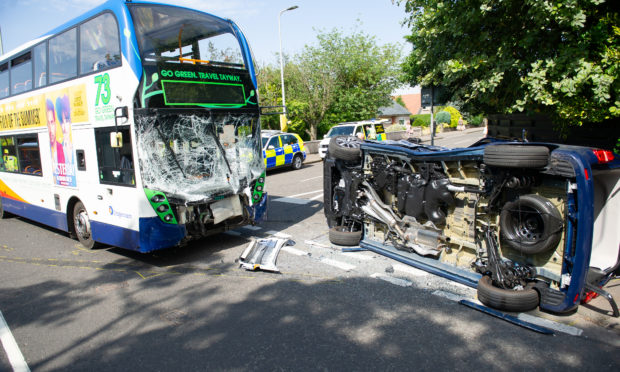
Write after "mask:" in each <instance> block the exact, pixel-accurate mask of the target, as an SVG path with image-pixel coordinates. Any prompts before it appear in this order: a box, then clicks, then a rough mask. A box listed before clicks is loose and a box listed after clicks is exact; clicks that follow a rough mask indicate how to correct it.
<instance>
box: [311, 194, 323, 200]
mask: <svg viewBox="0 0 620 372" xmlns="http://www.w3.org/2000/svg"><path fill="white" fill-rule="evenodd" d="M322 197H323V193H320V194H319V195H317V196H315V197H314V198H310V200H317V199H321V198H322Z"/></svg>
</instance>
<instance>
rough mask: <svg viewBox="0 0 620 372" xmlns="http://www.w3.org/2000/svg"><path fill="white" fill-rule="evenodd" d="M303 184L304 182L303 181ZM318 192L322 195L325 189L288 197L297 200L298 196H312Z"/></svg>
mask: <svg viewBox="0 0 620 372" xmlns="http://www.w3.org/2000/svg"><path fill="white" fill-rule="evenodd" d="M302 182H303V181H302ZM317 192H320V193H321V194H322V193H323V189H320V190H314V191H310V192H302V193H301V194H295V195H289V196H287V197H288V198H296V197H298V196H304V195H310V194H316V193H317Z"/></svg>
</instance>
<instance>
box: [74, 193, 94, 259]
mask: <svg viewBox="0 0 620 372" xmlns="http://www.w3.org/2000/svg"><path fill="white" fill-rule="evenodd" d="M73 233H74V234H75V235H76V236H77V238H78V240H79V241H80V243H81V244H82V245H83V246H84V248H87V249H92V248H94V247H95V244H96V243H95V241H94V240H93V235H92V230H91V227H90V219H89V218H88V212H87V211H86V208H85V207H84V204H83V203H82V202H81V201H78V202H77V203H75V205H74V206H73Z"/></svg>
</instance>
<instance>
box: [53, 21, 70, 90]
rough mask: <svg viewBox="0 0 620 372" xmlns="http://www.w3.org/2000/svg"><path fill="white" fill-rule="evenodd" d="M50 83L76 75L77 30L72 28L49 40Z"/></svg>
mask: <svg viewBox="0 0 620 372" xmlns="http://www.w3.org/2000/svg"><path fill="white" fill-rule="evenodd" d="M49 70H50V77H49V82H50V83H56V82H59V81H63V80H67V79H69V78H73V77H76V76H77V30H76V29H75V28H72V29H70V30H68V31H65V32H63V33H62V34H60V35H58V36H54V37H53V38H51V39H50V41H49Z"/></svg>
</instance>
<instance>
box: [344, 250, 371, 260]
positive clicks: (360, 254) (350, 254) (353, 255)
mask: <svg viewBox="0 0 620 372" xmlns="http://www.w3.org/2000/svg"><path fill="white" fill-rule="evenodd" d="M340 254H342V255H343V256H345V257H351V258H357V259H359V260H363V261H370V260H373V259H374V258H375V257H373V256H368V255H366V254H364V252H342V253H340Z"/></svg>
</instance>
